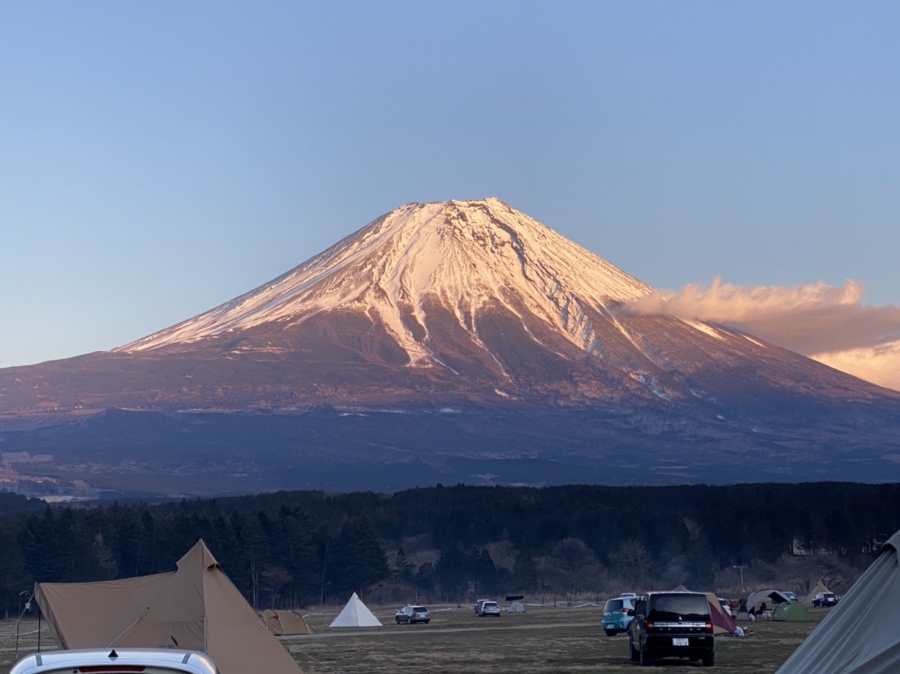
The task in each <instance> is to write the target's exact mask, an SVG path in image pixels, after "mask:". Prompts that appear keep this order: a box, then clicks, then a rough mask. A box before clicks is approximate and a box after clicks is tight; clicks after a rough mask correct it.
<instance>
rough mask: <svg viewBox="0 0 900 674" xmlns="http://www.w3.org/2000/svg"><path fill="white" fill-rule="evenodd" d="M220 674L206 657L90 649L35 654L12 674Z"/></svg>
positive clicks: (167, 651)
mask: <svg viewBox="0 0 900 674" xmlns="http://www.w3.org/2000/svg"><path fill="white" fill-rule="evenodd" d="M72 672H103V674H124V673H125V672H141V673H142V674H219V670H218V669H216V665H215V663H214V662H213V661H212V659H211V658H210V657H209V656H208V655H207V654H206V653H200V652H198V651H184V650H177V649H172V648H112V649H110V648H91V649H84V650H72V651H47V652H44V653H32V654H31V655H26V656H25V657H24V658H22V659H21V660H19V661H18V662H17V663H16V664H15V666H14V667H13V668H12V669H11V670H10V672H9V674H63V673H66V674H71V673H72Z"/></svg>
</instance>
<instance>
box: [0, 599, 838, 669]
mask: <svg viewBox="0 0 900 674" xmlns="http://www.w3.org/2000/svg"><path fill="white" fill-rule="evenodd" d="M338 610H339V609H334V610H325V611H322V612H314V613H312V614H311V615H309V616H308V618H307V620H308V621H309V623H310V625H312V627H313V628H314V629H315V630H316V631H317V634H316V635H313V636H305V637H291V638H288V639H285V640H284V641H285V644H286V645H287V646H288V647H289V648H290V650H291V652H292V654H293V655H294V658H295V659H296V660H297V661H298V662H299V663H300V666H301V667H303V669H304V670H305V671H306V672H307V674H356V673H357V672H358V673H360V674H361V673H363V672H366V673H367V674H398V673H401V672H416V673H417V674H421V673H425V674H443V673H445V672H453V673H460V672H465V673H466V674H488V673H490V674H496V673H497V672H512V671H514V672H517V673H519V674H538V673H540V674H552V673H566V672H587V671H591V672H630V671H635V665H634V664H633V663H632V662H631V661H630V660H629V659H628V639H627V637H626V636H624V635H619V636H616V637H612V638H610V637H607V636H606V635H605V634H603V633H602V632H601V631H600V618H601V609H599V608H598V607H596V606H589V607H583V608H562V607H546V608H539V607H528V612H527V613H524V614H515V615H514V614H507V613H504V614H503V616H502V617H500V618H479V617H477V616H476V615H475V613H474V611H473V610H472V608H471V607H470V606H465V607H462V608H456V607H447V606H444V607H440V606H435V607H431V610H432V621H431V624H429V625H396V624H395V623H394V621H393V616H394V611H395V607H386V608H382V609H374V612H375V614H376V615H377V616H378V617H379V619H380V620H381V621H382V622H383V623H384V625H385V626H384V627H382V628H367V629H330V628H329V627H328V624H329V623H330V622H331V621H332V620H333V619H334V617H335V616H336V615H337V613H338ZM826 612H827V609H814V610H813V611H812V613H813V617H814V618H815V620H816V623H818V621H819V620H821V619H822V618H823V617H824V616H825V615H826ZM744 625H746V623H744ZM814 626H815V623H777V622H758V623H755V624H753V626H752V627H753V630H754V632H755V634H754V635H753V636H752V637H748V638H744V639H734V638H721V639H718V640H717V642H716V650H717V653H716V666H715V668H714V669H713V671H718V672H722V673H726V672H727V673H730V674H751V673H752V674H768V673H772V672H774V671H775V670H776V669H778V667H779V666H780V665H781V663H783V662H784V661H785V660H786V659H787V657H788V656H789V655H790V654H791V653H792V652H793V651H794V650H795V649H796V648H797V646H799V645H800V643H801V642H802V641H803V639H805V638H806V636H807V635H808V634H809V633H810V632H811V631H812V629H813V627H814ZM19 627H20V638H19V657H22V656H24V655H26V654H27V653H30V652H34V651H35V650H36V648H37V632H36V629H37V623H36V622H34V621H28V622H23V623H22V624H21V625H20V626H19ZM11 635H12V636H11ZM14 635H15V622H14V621H5V622H0V647H3V645H4V642H6V645H5V648H3V650H0V674H7V673H8V672H9V670H10V668H11V667H12V665H13V663H14V662H15V653H14V651H13V646H14V643H15V636H14ZM41 640H42V647H43V649H44V650H46V649H48V648H53V647H54V644H53V640H52V637H50V636H49V634H48V632H47V630H46V625H45V627H44V630H43V632H42V637H41ZM662 662H663V663H665V664H664V665H660V667H663V668H668V667H672V668H676V669H680V668H684V667H686V668H693V667H697V668H699V665H696V664H692V663H688V662H687V661H680V660H671V659H670V660H664V661H662ZM657 671H659V670H657Z"/></svg>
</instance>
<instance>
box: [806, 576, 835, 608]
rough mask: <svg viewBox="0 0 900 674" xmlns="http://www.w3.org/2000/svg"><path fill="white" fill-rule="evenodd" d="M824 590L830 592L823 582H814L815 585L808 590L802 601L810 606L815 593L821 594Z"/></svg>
mask: <svg viewBox="0 0 900 674" xmlns="http://www.w3.org/2000/svg"><path fill="white" fill-rule="evenodd" d="M824 592H831V590H829V589H828V588H827V587H825V583H823V582H822V581H821V580H820V581H819V582H817V583H816V586H815V587H814V588H813V589H812V590H811V591H810V593H809V594H808V595H806V599H804V600H803V603H804V604H809V605H810V606H812V603H813V599H815V598H816V595H817V594H822V593H824Z"/></svg>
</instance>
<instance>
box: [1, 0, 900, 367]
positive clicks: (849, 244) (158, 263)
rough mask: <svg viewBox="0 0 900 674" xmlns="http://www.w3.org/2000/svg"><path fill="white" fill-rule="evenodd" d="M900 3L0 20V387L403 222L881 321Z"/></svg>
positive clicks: (38, 10) (572, 5)
mask: <svg viewBox="0 0 900 674" xmlns="http://www.w3.org/2000/svg"><path fill="white" fill-rule="evenodd" d="M898 25H900V4H896V3H888V2H884V3H865V2H853V3H849V2H847V3H829V2H771V3H769V2H635V1H623V2H600V1H597V2H583V3H582V2H552V3H551V2H544V3H537V2H532V3H529V2H500V1H497V2H484V1H482V2H461V1H458V0H457V1H454V2H424V3H423V2H408V3H404V2H329V3H301V2H266V3H251V2H244V3H234V2H190V3H184V2H153V3H109V2H89V1H80V2H77V3H75V2H73V3H65V2H28V3H4V4H2V5H0V232H2V239H0V317H2V318H0V320H2V325H3V330H2V331H0V367H5V366H11V365H21V364H29V363H34V362H39V361H43V360H48V359H54V358H61V357H67V356H73V355H77V354H81V353H86V352H90V351H96V350H101V349H108V348H112V347H115V346H118V345H121V344H124V343H126V342H129V341H132V340H134V339H137V338H139V337H142V336H144V335H146V334H149V333H152V332H154V331H156V330H159V329H162V328H164V327H167V326H169V325H171V324H173V323H176V322H178V321H181V320H183V319H186V318H189V317H191V316H193V315H195V314H198V313H200V312H202V311H204V310H206V309H209V308H211V307H213V306H214V305H216V304H219V303H221V302H223V301H225V300H228V299H230V298H232V297H234V296H236V295H238V294H240V293H242V292H244V291H247V290H249V289H251V288H253V287H255V286H257V285H259V284H261V283H263V282H265V281H268V280H269V279H271V278H273V277H275V276H277V275H278V274H280V273H282V272H284V271H286V270H287V269H289V268H291V267H293V266H295V265H297V264H299V263H300V262H302V261H303V260H305V259H306V258H308V257H310V256H311V255H313V254H315V253H317V252H319V251H320V250H322V249H324V248H325V247H327V246H328V245H330V244H332V243H334V242H335V241H337V240H338V239H339V238H341V237H343V236H345V235H347V234H349V233H350V232H352V231H354V230H356V229H358V228H359V227H361V226H363V225H364V224H366V223H367V222H369V221H370V220H372V219H374V218H375V217H377V216H379V215H380V214H382V213H384V212H387V211H389V210H392V209H393V208H396V207H397V206H400V205H401V204H404V203H407V202H410V201H420V202H421V201H434V200H443V199H454V198H455V199H477V198H483V197H487V196H497V197H499V198H501V199H503V200H504V201H506V202H508V203H509V204H511V205H512V206H514V207H516V208H518V209H519V210H522V211H524V212H526V213H528V214H529V215H531V216H533V217H535V218H537V219H538V220H541V221H542V222H544V223H545V224H547V225H548V226H550V227H552V228H554V229H556V230H558V231H559V232H561V233H562V234H564V235H566V236H568V237H570V238H571V239H573V240H575V241H577V242H578V243H580V244H581V245H583V246H585V247H587V248H588V249H590V250H591V251H593V252H595V253H597V254H598V255H601V256H602V257H604V258H606V259H608V260H609V261H611V262H612V263H614V264H616V265H618V266H619V267H621V268H623V269H624V270H626V271H627V272H629V273H631V274H633V275H634V276H637V277H638V278H640V279H641V280H643V281H645V282H647V283H649V284H651V285H653V286H655V287H657V288H665V289H672V290H678V289H680V288H682V287H684V286H685V285H687V284H692V283H702V284H706V285H710V284H711V283H712V280H713V279H714V278H715V277H721V278H722V280H723V282H726V283H731V284H737V285H739V286H741V287H746V288H752V287H755V286H786V287H793V286H805V285H807V284H814V283H816V282H818V281H824V282H825V283H826V284H829V285H831V286H836V287H839V286H842V285H843V284H844V283H845V281H846V280H847V279H854V280H856V281H858V282H860V283H862V284H864V285H865V288H866V292H865V295H864V298H863V300H862V301H863V302H864V303H868V304H874V305H877V306H879V307H884V306H887V305H896V304H900V264H898V259H897V258H898V251H900V226H898V225H900V217H898V216H900V189H898V186H900V79H898V77H897V73H898V72H900V40H898V39H897V36H896V28H897V26H898Z"/></svg>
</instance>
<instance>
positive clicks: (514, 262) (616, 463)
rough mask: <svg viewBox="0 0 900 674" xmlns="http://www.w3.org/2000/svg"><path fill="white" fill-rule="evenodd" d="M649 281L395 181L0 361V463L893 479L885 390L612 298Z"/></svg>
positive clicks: (101, 478)
mask: <svg viewBox="0 0 900 674" xmlns="http://www.w3.org/2000/svg"><path fill="white" fill-rule="evenodd" d="M649 292H651V289H650V288H649V287H648V286H647V285H645V284H643V283H641V282H640V281H638V280H636V279H634V278H632V277H631V276H629V275H628V274H626V273H624V272H623V271H621V270H619V269H617V268H616V267H614V266H613V265H611V264H609V263H608V262H606V261H605V260H603V259H601V258H599V257H597V256H596V255H594V254H592V253H590V252H588V251H586V250H584V249H583V248H581V247H579V246H577V245H575V244H574V243H572V242H571V241H568V240H566V239H565V238H564V237H562V236H560V235H558V234H556V233H555V232H553V231H552V230H550V229H548V228H547V227H545V226H543V225H541V224H540V223H538V222H535V221H534V220H533V219H531V218H529V217H528V216H526V215H523V214H522V213H519V212H518V211H515V210H514V209H512V208H510V207H509V206H507V205H505V204H503V203H502V202H500V201H498V200H496V199H487V200H485V201H451V202H445V203H432V204H421V205H420V204H408V205H406V206H403V207H402V208H400V209H398V210H396V211H393V212H392V213H389V214H387V215H385V216H383V217H381V218H379V219H378V220H375V221H374V222H372V223H371V224H369V225H367V226H366V227H364V228H363V229H361V230H359V231H358V232H357V233H356V234H353V235H352V236H350V237H347V238H346V239H344V240H343V241H341V242H339V243H337V244H336V245H335V246H333V247H331V248H330V249H328V250H327V251H325V252H324V253H322V254H321V255H318V256H316V257H314V258H313V259H311V260H309V261H307V262H305V263H304V264H302V265H300V266H299V267H297V268H296V269H293V270H291V271H290V272H288V273H286V274H284V275H283V276H281V277H279V278H277V279H275V280H274V281H272V282H271V283H268V284H266V285H264V286H262V287H260V288H258V289H256V290H253V291H251V292H249V293H247V294H245V295H243V296H241V297H239V298H237V299H235V300H233V301H231V302H228V303H226V304H223V305H222V306H220V307H217V308H215V309H213V310H211V311H208V312H206V313H204V314H201V315H200V316H197V317H196V318H192V319H190V320H187V321H185V322H183V323H181V324H179V325H176V326H174V327H171V328H169V329H167V330H163V331H161V332H158V333H155V334H153V335H150V336H148V337H146V338H144V339H141V340H138V341H136V342H134V343H132V344H128V345H126V346H124V347H121V348H119V349H116V350H114V351H112V352H99V353H93V354H87V355H85V356H79V357H77V358H70V359H66V360H60V361H53V362H49V363H42V364H39V365H33V366H29V367H20V368H7V369H4V370H0V446H2V447H4V448H5V449H4V452H5V453H6V454H5V456H7V457H16V456H23V457H24V459H23V461H24V460H27V461H28V463H16V466H15V471H18V473H24V472H25V471H26V469H27V468H28V466H30V465H31V463H30V462H31V461H32V459H31V458H30V455H29V454H28V453H29V452H32V453H35V454H37V455H40V456H44V457H47V456H52V457H53V461H54V466H55V468H54V470H55V471H56V475H57V476H58V478H54V479H63V478H66V479H71V480H75V481H81V482H87V483H90V484H96V485H100V486H104V488H106V487H109V488H116V489H120V488H124V487H123V485H127V488H128V489H137V490H140V491H141V493H146V491H148V490H149V491H156V492H159V491H162V493H171V490H172V489H176V487H173V486H172V485H173V483H172V477H171V476H172V475H173V474H177V475H181V476H182V477H184V481H183V484H184V485H185V486H179V487H177V489H178V490H179V491H180V492H181V493H192V492H191V491H189V490H190V489H192V488H196V480H197V479H198V478H197V476H206V477H204V478H203V479H204V480H208V481H209V484H210V485H212V486H210V487H209V489H210V490H211V491H212V492H215V491H216V490H218V491H220V492H221V491H229V490H241V489H251V487H249V484H250V483H247V482H246V480H247V479H250V478H249V477H248V476H256V477H255V478H253V479H255V480H257V481H256V482H253V485H256V486H254V487H252V489H274V488H299V487H302V488H316V487H327V486H329V485H331V486H332V487H333V486H334V485H335V484H337V483H336V482H334V481H333V476H334V475H338V474H343V473H344V472H345V470H346V468H347V467H348V466H351V467H353V469H354V470H359V471H361V473H365V474H366V476H367V477H366V479H369V477H371V476H370V475H368V474H369V473H372V475H374V474H379V471H381V473H380V474H383V475H385V476H387V477H386V478H385V480H386V481H381V482H378V481H376V482H371V483H369V482H367V483H365V484H366V485H367V488H376V489H381V488H385V487H384V485H392V484H393V485H395V484H396V479H397V477H396V476H397V475H398V474H400V473H404V474H406V475H407V479H409V480H410V481H411V482H410V484H428V483H429V482H430V481H436V480H438V479H440V480H442V481H444V482H447V481H448V480H452V481H454V482H455V481H473V480H475V481H478V480H480V479H482V478H481V477H479V476H483V475H485V474H490V475H500V477H499V478H498V481H501V482H504V481H505V482H523V481H525V482H533V483H538V484H541V483H546V482H547V481H548V480H549V481H554V480H555V481H560V480H566V481H569V482H572V481H578V480H600V481H619V480H623V479H624V480H626V481H633V482H637V483H648V482H657V483H667V482H671V481H707V482H716V481H734V480H744V479H748V478H749V477H750V475H755V476H756V478H755V479H772V480H797V479H801V480H808V479H858V480H884V479H894V477H893V476H896V475H897V473H898V468H897V466H898V465H900V464H898V461H900V459H898V457H900V393H897V392H893V391H888V390H886V389H881V388H879V387H877V386H874V385H872V384H869V383H867V382H864V381H861V380H859V379H856V378H854V377H851V376H849V375H846V374H843V373H841V372H838V371H836V370H833V369H831V368H829V367H827V366H825V365H822V364H820V363H817V362H815V361H812V360H810V359H809V358H805V357H803V356H801V355H798V354H796V353H792V352H790V351H786V350H785V349H780V348H778V347H775V346H772V345H770V344H766V343H765V342H763V341H760V340H757V339H755V338H754V337H752V336H750V335H744V334H741V333H738V332H735V331H733V330H728V329H726V328H724V327H722V326H718V325H711V324H706V323H702V322H699V321H692V320H682V319H679V318H675V317H672V316H666V315H636V314H634V313H631V312H629V311H628V310H627V305H628V304H629V303H630V302H631V301H632V300H635V299H637V298H641V297H643V296H645V295H646V294H647V293H649ZM120 410H127V411H120ZM31 429H34V430H32V432H24V431H29V430H31ZM7 450H8V451H7ZM507 459H511V460H514V461H509V462H505V463H504V461H505V460H507ZM13 460H14V459H10V461H13ZM530 462H535V463H530ZM11 465H12V464H11ZM315 466H318V468H315ZM528 466H531V467H528ZM34 467H35V469H34V470H35V478H34V479H35V480H36V481H37V483H41V484H43V483H44V481H45V480H46V479H47V478H48V475H49V474H50V473H53V471H50V473H48V469H47V467H46V466H45V464H44V463H39V462H37V461H36V460H35V461H34ZM516 467H517V468H516ZM753 471H755V472H753ZM467 475H468V477H467ZM553 475H556V477H553ZM591 476H593V477H591ZM372 479H374V478H372ZM178 484H182V483H178ZM192 484H193V486H192ZM151 485H155V486H151ZM387 488H390V487H389V486H388V487H387Z"/></svg>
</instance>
